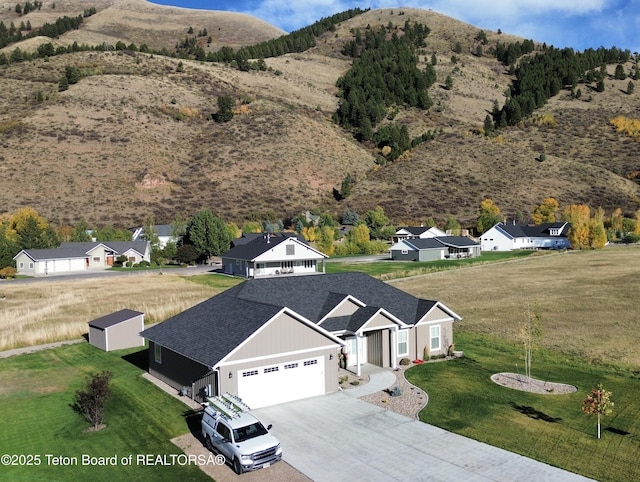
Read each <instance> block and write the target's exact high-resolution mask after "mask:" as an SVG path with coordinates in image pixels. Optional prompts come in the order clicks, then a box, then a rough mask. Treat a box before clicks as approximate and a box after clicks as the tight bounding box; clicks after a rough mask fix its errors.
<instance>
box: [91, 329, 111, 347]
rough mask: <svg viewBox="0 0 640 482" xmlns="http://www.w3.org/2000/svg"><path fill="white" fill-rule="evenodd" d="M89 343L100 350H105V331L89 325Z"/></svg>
mask: <svg viewBox="0 0 640 482" xmlns="http://www.w3.org/2000/svg"><path fill="white" fill-rule="evenodd" d="M89 344H90V345H93V346H95V347H96V348H100V349H101V350H104V351H107V334H106V331H105V330H103V329H101V328H98V327H95V326H90V327H89Z"/></svg>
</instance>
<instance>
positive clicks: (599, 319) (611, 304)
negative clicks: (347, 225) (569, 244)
mask: <svg viewBox="0 0 640 482" xmlns="http://www.w3.org/2000/svg"><path fill="white" fill-rule="evenodd" d="M639 278H640V247H638V246H626V247H607V248H605V249H602V250H594V251H568V252H564V253H558V254H555V255H551V256H540V257H528V258H526V259H522V260H517V261H509V262H505V263H498V264H493V265H483V266H476V267H470V268H464V269H458V270H454V271H443V272H439V273H433V274H428V275H425V276H420V277H416V278H412V279H405V280H399V281H396V282H394V283H393V285H394V286H396V287H397V288H400V289H402V290H405V291H407V292H409V293H411V294H414V295H416V296H420V297H424V298H430V299H437V300H440V301H442V302H443V303H445V304H446V305H447V306H449V307H450V308H451V309H453V310H454V311H455V312H456V313H458V314H459V315H460V316H462V317H463V320H462V321H461V322H460V323H459V325H458V327H459V328H461V329H464V330H466V331H472V332H475V333H479V334H482V335H488V336H494V337H497V338H500V339H506V340H511V341H513V342H514V344H515V343H518V341H517V332H518V329H519V325H520V324H521V323H522V322H523V321H524V317H525V306H526V304H527V303H530V305H531V306H532V307H537V310H538V311H539V314H540V316H541V327H542V329H543V336H542V338H541V339H540V342H539V345H540V346H541V347H544V348H549V349H552V350H554V351H557V352H561V353H566V354H571V355H578V356H580V357H581V358H582V359H584V360H585V361H587V362H590V363H594V364H601V363H615V364H620V365H624V366H626V367H631V368H633V369H635V370H640V351H638V345H639V344H640V309H639V308H638V285H637V280H638V279H639ZM534 357H535V355H534ZM512 368H513V367H512Z"/></svg>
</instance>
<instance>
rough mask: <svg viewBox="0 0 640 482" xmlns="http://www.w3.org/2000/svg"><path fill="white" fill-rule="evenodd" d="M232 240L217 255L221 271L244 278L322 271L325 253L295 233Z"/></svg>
mask: <svg viewBox="0 0 640 482" xmlns="http://www.w3.org/2000/svg"><path fill="white" fill-rule="evenodd" d="M247 238H248V239H246V240H243V239H244V238H239V239H236V240H234V241H233V242H232V244H233V248H231V249H230V250H229V251H227V252H226V253H223V254H222V255H221V258H222V270H223V272H225V273H227V274H232V275H236V276H243V277H245V278H259V277H261V276H279V275H300V274H316V273H318V272H324V260H325V259H327V258H328V256H327V255H325V254H324V253H321V252H320V251H318V250H317V249H314V248H312V247H311V246H309V245H308V244H307V243H306V241H304V240H303V239H300V238H298V237H297V236H295V235H288V234H286V233H280V234H269V233H264V234H258V235H251V236H247Z"/></svg>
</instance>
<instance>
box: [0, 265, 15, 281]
mask: <svg viewBox="0 0 640 482" xmlns="http://www.w3.org/2000/svg"><path fill="white" fill-rule="evenodd" d="M17 273H18V271H17V270H16V269H15V268H14V267H13V266H6V267H4V268H2V269H0V279H11V278H15V277H16V274H17Z"/></svg>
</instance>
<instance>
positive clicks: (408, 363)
mask: <svg viewBox="0 0 640 482" xmlns="http://www.w3.org/2000/svg"><path fill="white" fill-rule="evenodd" d="M410 364H411V360H409V359H408V358H402V359H401V360H400V365H403V366H406V365H410Z"/></svg>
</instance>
